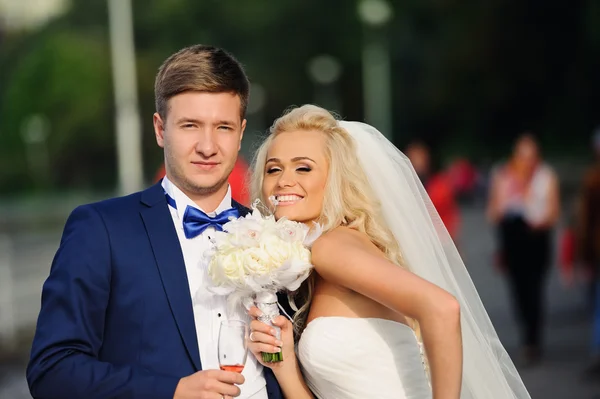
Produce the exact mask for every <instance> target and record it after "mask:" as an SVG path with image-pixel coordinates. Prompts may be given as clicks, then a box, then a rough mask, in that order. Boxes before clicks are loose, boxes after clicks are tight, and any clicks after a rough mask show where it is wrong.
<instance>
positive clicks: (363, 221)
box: [251, 105, 403, 336]
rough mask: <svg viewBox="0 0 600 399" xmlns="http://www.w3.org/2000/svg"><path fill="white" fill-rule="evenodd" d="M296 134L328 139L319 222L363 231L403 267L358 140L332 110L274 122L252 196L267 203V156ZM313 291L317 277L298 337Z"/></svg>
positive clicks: (307, 287) (297, 113)
mask: <svg viewBox="0 0 600 399" xmlns="http://www.w3.org/2000/svg"><path fill="white" fill-rule="evenodd" d="M292 131H319V132H322V133H323V134H324V135H325V138H326V141H325V148H324V150H325V156H326V159H327V161H328V164H329V175H328V178H327V185H326V187H325V194H324V199H323V209H322V210H321V215H320V217H319V219H318V220H317V222H318V223H320V224H321V226H322V227H323V233H326V232H327V231H330V230H332V229H334V228H336V227H338V226H347V227H349V228H352V229H355V230H358V231H360V232H362V233H365V234H366V235H367V236H368V237H369V238H370V239H371V241H372V242H373V243H374V244H375V245H376V246H377V247H378V248H379V249H380V250H381V251H382V252H383V253H384V254H385V256H386V257H387V258H388V259H389V260H390V261H392V262H394V263H396V264H398V265H400V266H403V261H402V256H401V254H400V248H399V247H398V243H397V242H396V240H395V239H394V236H393V235H392V232H391V231H390V230H389V228H388V227H387V225H386V223H385V222H384V220H383V217H382V212H381V205H380V204H379V202H378V201H376V200H375V198H376V197H375V195H374V194H373V190H372V188H371V185H370V184H369V181H368V179H367V176H366V175H365V173H364V171H363V169H362V168H361V166H360V163H359V162H358V161H357V157H356V154H357V151H358V149H357V148H356V144H355V142H354V139H353V138H352V137H351V136H350V134H349V133H348V132H347V131H346V130H345V129H344V128H342V127H340V126H339V124H338V121H337V119H336V118H335V117H334V116H333V115H332V114H331V113H330V112H329V111H327V110H325V109H323V108H321V107H317V106H315V105H303V106H301V107H297V108H292V109H290V110H288V111H286V112H285V113H284V114H283V115H282V116H281V117H280V118H278V119H277V120H275V122H274V123H273V125H272V126H271V128H270V132H269V133H270V134H269V135H268V136H267V138H266V139H265V141H264V142H263V143H262V145H261V146H260V148H259V149H258V151H257V153H256V157H255V160H254V171H253V174H252V183H251V188H252V198H259V199H260V200H261V201H263V203H267V202H266V201H267V198H263V195H262V185H263V180H264V174H265V163H266V160H267V152H268V150H269V147H270V145H271V142H272V141H273V139H274V138H275V137H276V136H277V135H279V134H281V133H285V132H292ZM366 266H367V265H365V267H366ZM313 288H314V277H313V276H311V277H310V278H309V279H308V280H307V281H306V282H305V283H304V284H303V286H302V287H301V288H300V289H299V290H298V292H297V293H295V296H296V298H297V300H298V301H299V302H300V303H301V304H302V305H301V307H300V308H299V310H298V312H296V314H295V316H294V328H295V332H296V334H297V336H298V335H299V333H301V332H302V330H303V329H304V327H305V325H306V318H307V316H308V311H309V309H310V304H311V301H312V295H313ZM297 303H298V302H297Z"/></svg>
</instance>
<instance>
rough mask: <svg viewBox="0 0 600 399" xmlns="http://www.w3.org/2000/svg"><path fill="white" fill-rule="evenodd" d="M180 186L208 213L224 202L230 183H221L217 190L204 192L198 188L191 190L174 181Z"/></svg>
mask: <svg viewBox="0 0 600 399" xmlns="http://www.w3.org/2000/svg"><path fill="white" fill-rule="evenodd" d="M173 184H175V185H176V186H177V188H179V189H180V190H181V191H182V192H183V193H184V194H185V195H187V196H188V198H189V199H191V200H192V201H194V203H195V204H196V205H198V208H200V209H202V210H203V211H204V212H206V213H211V212H214V211H215V210H216V209H217V207H218V206H219V205H220V204H221V202H223V199H224V198H225V196H226V195H227V189H228V184H227V182H225V184H223V185H221V187H219V188H217V189H215V190H206V191H204V192H202V191H200V190H198V191H194V190H190V189H186V188H185V187H181V186H180V185H179V184H176V183H173Z"/></svg>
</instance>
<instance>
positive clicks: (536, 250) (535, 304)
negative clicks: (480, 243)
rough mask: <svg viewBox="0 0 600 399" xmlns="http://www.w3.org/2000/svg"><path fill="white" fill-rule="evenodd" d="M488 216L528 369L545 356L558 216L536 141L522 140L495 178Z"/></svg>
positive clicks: (552, 178) (550, 176)
mask: <svg viewBox="0 0 600 399" xmlns="http://www.w3.org/2000/svg"><path fill="white" fill-rule="evenodd" d="M490 190H491V191H490V195H489V199H488V200H489V203H488V209H487V214H488V218H489V220H490V221H491V222H492V223H493V224H494V225H495V226H496V228H497V233H498V241H499V259H500V262H501V263H502V268H503V270H504V271H505V272H506V275H507V277H508V281H509V284H510V288H511V294H512V297H513V298H512V299H513V306H514V312H515V314H516V317H517V321H518V323H519V325H520V327H521V345H522V360H523V363H524V365H532V364H534V363H536V362H537V361H538V360H539V359H540V356H541V345H542V325H543V303H544V287H545V282H546V276H547V274H548V269H549V266H550V261H551V252H552V230H553V228H554V226H555V225H556V223H557V221H558V217H559V212H560V203H559V201H560V199H559V183H558V178H557V177H556V174H555V172H554V171H553V170H552V168H550V166H548V165H547V164H546V163H544V162H543V160H542V158H541V155H540V151H539V147H538V144H537V141H536V140H535V138H534V137H533V135H531V134H530V133H525V134H523V135H521V136H520V137H519V138H518V139H517V141H516V143H515V146H514V150H513V154H512V156H511V158H510V159H509V160H508V161H507V162H506V163H505V164H503V165H500V166H499V167H498V168H497V169H496V170H495V172H494V174H493V176H492V184H491V188H490Z"/></svg>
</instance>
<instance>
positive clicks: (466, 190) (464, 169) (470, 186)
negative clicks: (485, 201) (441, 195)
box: [448, 158, 478, 201]
mask: <svg viewBox="0 0 600 399" xmlns="http://www.w3.org/2000/svg"><path fill="white" fill-rule="evenodd" d="M448 177H449V178H450V181H451V183H452V185H453V188H454V192H455V195H456V197H457V198H458V199H459V200H466V201H468V200H471V199H473V196H474V195H475V189H476V188H477V178H478V173H477V169H475V166H473V164H471V162H469V160H468V159H466V158H457V159H455V160H454V161H453V162H452V163H451V164H450V166H449V167H448Z"/></svg>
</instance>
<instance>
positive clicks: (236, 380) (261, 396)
mask: <svg viewBox="0 0 600 399" xmlns="http://www.w3.org/2000/svg"><path fill="white" fill-rule="evenodd" d="M154 90H155V98H156V113H155V114H154V130H155V135H156V141H157V143H158V145H159V146H160V147H162V148H163V149H164V154H165V166H166V177H165V179H163V180H162V182H159V183H158V184H156V185H154V186H153V187H150V188H149V189H147V190H145V191H142V192H139V193H135V194H132V195H129V196H127V197H122V198H115V199H110V200H107V201H102V202H99V203H95V204H90V205H83V206H80V207H78V208H77V209H75V210H74V211H73V213H72V214H71V215H70V216H69V219H68V220H67V223H66V226H65V229H64V233H63V237H62V240H61V243H60V248H59V249H58V252H57V253H56V256H55V258H54V261H53V263H52V268H51V270H50V275H49V277H48V279H47V281H46V282H45V284H44V287H43V292H42V307H41V311H40V315H39V319H38V323H37V329H36V333H35V338H34V341H33V347H32V351H31V359H30V362H29V365H28V367H27V380H28V382H29V387H30V391H31V394H32V396H33V397H34V398H40V399H66V398H69V399H80V398H81V399H94V398H98V399H108V398H140V399H142V398H143V399H153V398H156V399H171V398H175V399H186V398H200V397H202V398H216V399H218V398H224V397H237V396H238V395H239V396H240V397H243V398H252V399H267V398H269V399H275V398H281V392H280V389H279V386H278V385H277V382H276V380H275V378H274V377H273V374H272V372H271V371H270V370H269V369H266V368H265V369H264V370H263V368H262V366H260V365H259V364H258V363H257V362H256V360H255V359H254V357H253V356H249V357H248V361H247V362H246V367H245V369H244V374H243V376H242V375H241V374H238V373H233V372H227V371H221V370H219V364H218V359H217V340H218V332H219V325H220V322H221V321H223V320H225V319H226V318H227V314H226V301H225V298H223V297H217V296H214V295H212V294H210V293H209V292H208V291H207V289H206V286H207V282H206V281H205V277H204V276H205V275H204V268H205V267H206V264H205V261H204V260H203V259H202V253H203V252H204V250H205V249H206V248H208V245H209V240H210V236H211V234H213V233H214V231H215V230H216V229H219V228H220V226H221V225H222V224H223V223H224V222H226V221H227V219H228V217H230V216H237V215H243V214H245V213H246V212H248V210H247V209H245V208H244V207H243V206H241V205H240V204H238V203H237V202H235V201H234V200H232V198H231V190H230V188H229V185H228V184H227V179H228V177H229V174H230V173H231V171H232V169H233V167H234V164H235V162H236V158H237V154H238V151H239V149H240V143H241V140H242V136H243V133H244V128H245V127H246V120H245V118H244V115H245V111H246V105H247V103H248V95H249V82H248V78H247V77H246V75H245V73H244V70H243V68H242V66H241V65H240V64H239V63H238V61H237V60H235V59H234V58H233V57H232V56H231V55H230V54H228V53H226V52H225V51H223V50H221V49H218V48H214V47H209V46H202V45H196V46H192V47H189V48H185V49H183V50H181V51H179V52H177V53H176V54H173V55H172V56H171V57H169V58H168V59H167V60H166V61H165V62H164V64H163V65H162V66H161V67H160V69H159V71H158V75H157V77H156V82H155V88H154ZM240 390H241V394H240Z"/></svg>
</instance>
